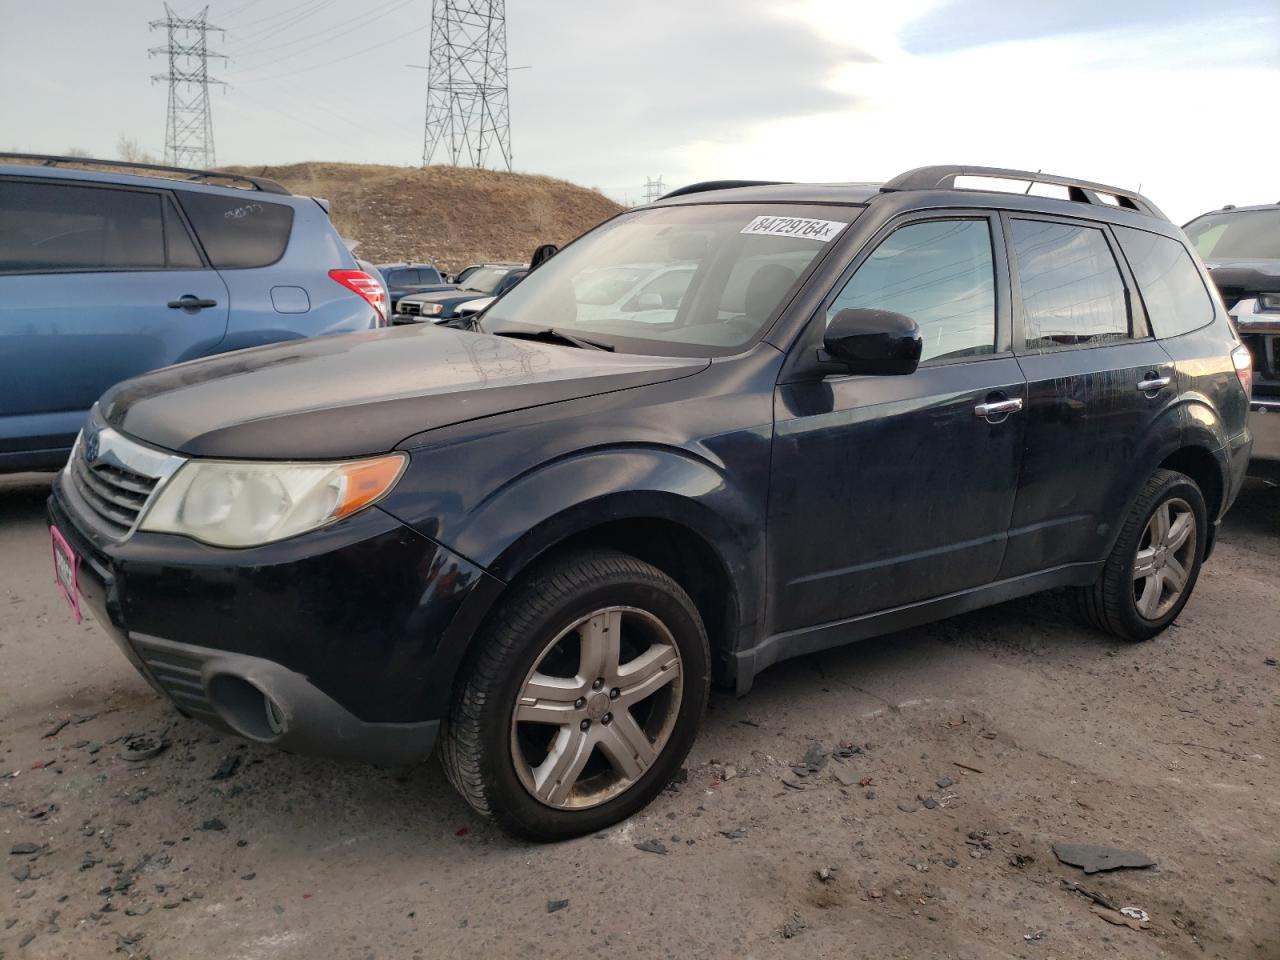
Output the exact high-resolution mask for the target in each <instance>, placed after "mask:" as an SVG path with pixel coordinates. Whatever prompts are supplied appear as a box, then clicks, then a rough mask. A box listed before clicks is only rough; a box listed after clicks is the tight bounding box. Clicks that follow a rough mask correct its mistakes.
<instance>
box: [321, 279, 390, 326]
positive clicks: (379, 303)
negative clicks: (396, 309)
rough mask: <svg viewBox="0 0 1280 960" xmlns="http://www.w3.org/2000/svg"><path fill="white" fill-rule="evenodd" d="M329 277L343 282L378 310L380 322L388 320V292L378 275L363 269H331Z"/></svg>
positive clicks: (380, 323)
mask: <svg viewBox="0 0 1280 960" xmlns="http://www.w3.org/2000/svg"><path fill="white" fill-rule="evenodd" d="M329 277H330V278H331V279H333V280H336V281H337V282H338V283H340V284H342V285H343V286H344V287H346V288H347V289H348V290H350V291H351V292H352V293H355V294H358V295H359V296H360V297H362V298H363V299H364V301H365V302H366V303H367V304H369V306H371V307H373V309H375V310H377V311H378V324H379V326H381V325H382V324H384V323H386V320H387V292H386V291H385V290H383V289H382V284H380V283H379V282H378V278H377V277H371V276H369V274H367V273H365V272H364V271H363V270H330V271H329Z"/></svg>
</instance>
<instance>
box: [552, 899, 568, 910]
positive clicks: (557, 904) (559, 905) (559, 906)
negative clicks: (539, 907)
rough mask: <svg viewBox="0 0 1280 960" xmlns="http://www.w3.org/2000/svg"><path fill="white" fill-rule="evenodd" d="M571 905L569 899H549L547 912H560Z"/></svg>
mask: <svg viewBox="0 0 1280 960" xmlns="http://www.w3.org/2000/svg"><path fill="white" fill-rule="evenodd" d="M568 905H569V901H568V900H548V901H547V913H558V912H559V911H561V910H563V909H564V908H565V907H567V906H568Z"/></svg>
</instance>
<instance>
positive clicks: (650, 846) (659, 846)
mask: <svg viewBox="0 0 1280 960" xmlns="http://www.w3.org/2000/svg"><path fill="white" fill-rule="evenodd" d="M632 846H634V847H635V848H636V849H637V850H643V851H644V852H645V853H666V852H667V845H666V844H665V843H663V842H662V841H661V840H641V841H640V842H639V843H635V844H632Z"/></svg>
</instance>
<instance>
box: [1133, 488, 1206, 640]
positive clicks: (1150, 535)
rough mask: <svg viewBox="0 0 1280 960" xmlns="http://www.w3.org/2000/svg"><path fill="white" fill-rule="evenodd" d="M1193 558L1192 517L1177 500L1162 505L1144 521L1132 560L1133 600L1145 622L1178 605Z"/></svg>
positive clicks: (1183, 503) (1194, 536) (1194, 532)
mask: <svg viewBox="0 0 1280 960" xmlns="http://www.w3.org/2000/svg"><path fill="white" fill-rule="evenodd" d="M1195 556H1196V517H1195V513H1193V512H1192V510H1191V505H1190V504H1188V503H1187V502H1186V501H1185V500H1183V499H1181V498H1179V497H1173V498H1170V499H1169V500H1166V501H1164V502H1163V503H1161V504H1160V505H1159V506H1158V507H1156V510H1155V512H1154V513H1153V514H1152V515H1151V519H1149V520H1148V521H1147V526H1146V529H1145V530H1144V531H1143V533H1142V540H1141V541H1140V543H1139V546H1138V552H1137V554H1136V555H1135V556H1134V560H1133V600H1134V604H1135V605H1136V606H1137V608H1138V613H1139V614H1141V615H1142V617H1144V618H1145V619H1147V620H1159V619H1160V618H1161V617H1163V616H1164V615H1165V614H1166V613H1168V612H1169V611H1170V610H1171V609H1172V608H1173V606H1174V604H1176V603H1177V602H1178V598H1179V597H1181V596H1182V593H1183V591H1184V590H1185V589H1186V588H1187V580H1188V578H1189V575H1190V571H1191V568H1192V565H1193V564H1194V562H1195Z"/></svg>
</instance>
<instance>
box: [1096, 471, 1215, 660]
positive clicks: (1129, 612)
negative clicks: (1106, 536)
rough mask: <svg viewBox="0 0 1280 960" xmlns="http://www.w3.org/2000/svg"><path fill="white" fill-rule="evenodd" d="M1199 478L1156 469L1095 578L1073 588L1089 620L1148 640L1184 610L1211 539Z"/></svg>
mask: <svg viewBox="0 0 1280 960" xmlns="http://www.w3.org/2000/svg"><path fill="white" fill-rule="evenodd" d="M1207 514H1208V512H1207V510H1206V508H1205V503H1204V497H1203V495H1202V494H1201V493H1200V488H1199V487H1198V486H1197V485H1196V483H1195V481H1194V480H1192V479H1191V478H1190V477H1188V476H1186V475H1185V474H1181V473H1177V472H1175V471H1173V470H1157V471H1156V472H1155V473H1153V474H1152V475H1151V477H1150V478H1149V479H1148V480H1147V482H1146V483H1145V484H1144V485H1143V487H1142V490H1141V491H1140V492H1139V493H1138V496H1137V498H1136V499H1135V501H1134V503H1133V505H1132V506H1131V507H1130V509H1129V514H1128V516H1126V517H1125V520H1124V525H1123V526H1122V527H1121V529H1120V535H1119V537H1117V538H1116V542H1115V546H1114V547H1113V548H1112V550H1111V554H1110V556H1108V557H1107V560H1106V563H1105V565H1104V566H1103V569H1102V573H1101V575H1100V576H1099V577H1098V579H1097V581H1096V582H1094V583H1093V584H1092V585H1090V586H1088V587H1080V588H1077V589H1076V590H1075V596H1076V600H1077V605H1078V609H1079V611H1080V613H1081V615H1082V616H1083V617H1084V619H1085V621H1086V622H1088V623H1089V624H1091V625H1092V626H1094V627H1096V628H1098V629H1099V630H1103V631H1105V632H1107V633H1110V634H1114V635H1115V636H1117V637H1121V638H1122V639H1125V640H1133V641H1141V640H1149V639H1151V638H1152V637H1154V636H1155V635H1156V634H1158V633H1160V632H1161V631H1162V630H1164V629H1165V627H1167V626H1169V624H1171V623H1172V622H1173V621H1174V620H1175V619H1176V618H1177V616H1178V614H1180V613H1181V612H1182V608H1183V607H1184V606H1186V603H1187V600H1189V599H1190V597H1191V592H1192V591H1193V590H1194V589H1195V585H1196V580H1197V578H1198V577H1199V576H1200V565H1201V563H1202V561H1203V560H1204V551H1205V544H1206V543H1207V541H1208V518H1207Z"/></svg>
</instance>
